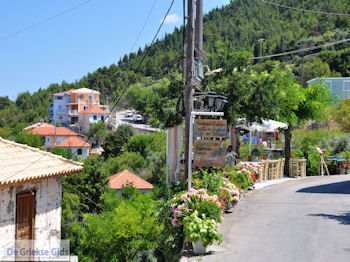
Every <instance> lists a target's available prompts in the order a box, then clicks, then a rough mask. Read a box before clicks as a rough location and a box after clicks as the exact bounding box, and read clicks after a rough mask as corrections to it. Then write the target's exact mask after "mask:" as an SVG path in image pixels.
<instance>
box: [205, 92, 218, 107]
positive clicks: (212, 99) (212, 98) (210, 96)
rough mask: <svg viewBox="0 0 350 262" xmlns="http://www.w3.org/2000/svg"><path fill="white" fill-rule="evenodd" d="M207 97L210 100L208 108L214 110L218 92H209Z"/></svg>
mask: <svg viewBox="0 0 350 262" xmlns="http://www.w3.org/2000/svg"><path fill="white" fill-rule="evenodd" d="M206 97H207V98H208V108H210V109H212V108H213V107H214V105H215V100H216V97H217V95H216V92H209V93H208V94H207V95H206Z"/></svg>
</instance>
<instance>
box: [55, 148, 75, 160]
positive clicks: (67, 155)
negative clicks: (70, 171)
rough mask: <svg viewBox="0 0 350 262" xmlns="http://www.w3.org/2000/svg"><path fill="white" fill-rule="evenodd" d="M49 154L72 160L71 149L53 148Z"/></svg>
mask: <svg viewBox="0 0 350 262" xmlns="http://www.w3.org/2000/svg"><path fill="white" fill-rule="evenodd" d="M50 153H52V154H55V155H59V156H63V157H64V158H67V159H72V158H73V153H72V150H71V149H68V150H65V149H63V148H62V147H55V148H54V149H52V150H51V151H50Z"/></svg>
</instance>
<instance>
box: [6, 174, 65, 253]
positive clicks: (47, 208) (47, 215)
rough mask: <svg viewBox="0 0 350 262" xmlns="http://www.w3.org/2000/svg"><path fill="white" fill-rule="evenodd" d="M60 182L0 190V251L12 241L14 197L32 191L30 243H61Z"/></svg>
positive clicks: (44, 182)
mask: <svg viewBox="0 0 350 262" xmlns="http://www.w3.org/2000/svg"><path fill="white" fill-rule="evenodd" d="M61 182H62V181H61V177H54V178H46V179H42V180H38V181H36V182H31V183H25V184H21V185H16V186H9V187H3V188H0V247H1V246H3V245H6V243H10V242H12V241H14V240H15V237H16V195H17V194H20V193H24V192H29V191H31V190H32V191H35V222H34V239H38V240H45V241H46V240H47V241H53V242H56V241H57V243H58V241H59V240H60V239H61V201H62V183H61ZM34 248H36V245H35V246H34ZM40 248H43V247H40Z"/></svg>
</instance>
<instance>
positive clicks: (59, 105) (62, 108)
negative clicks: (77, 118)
mask: <svg viewBox="0 0 350 262" xmlns="http://www.w3.org/2000/svg"><path fill="white" fill-rule="evenodd" d="M67 99H68V97H67V96H66V95H64V96H63V97H62V100H58V99H57V96H53V119H54V121H56V122H61V123H68V120H69V119H68V115H67ZM59 113H60V114H59ZM62 113H63V114H62ZM60 117H62V119H60Z"/></svg>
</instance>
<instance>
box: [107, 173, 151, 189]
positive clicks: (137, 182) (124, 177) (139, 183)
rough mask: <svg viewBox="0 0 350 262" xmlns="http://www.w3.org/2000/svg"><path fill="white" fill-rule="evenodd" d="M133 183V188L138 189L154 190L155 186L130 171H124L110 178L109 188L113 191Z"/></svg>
mask: <svg viewBox="0 0 350 262" xmlns="http://www.w3.org/2000/svg"><path fill="white" fill-rule="evenodd" d="M129 183H132V184H133V187H135V188H137V189H152V188H153V185H152V184H151V183H148V182H147V181H146V180H143V179H142V178H140V177H138V176H137V175H134V174H133V173H131V172H129V171H128V170H126V169H125V170H123V171H121V172H119V173H118V174H115V175H113V176H111V177H109V188H111V189H121V188H123V186H125V185H126V184H129Z"/></svg>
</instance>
